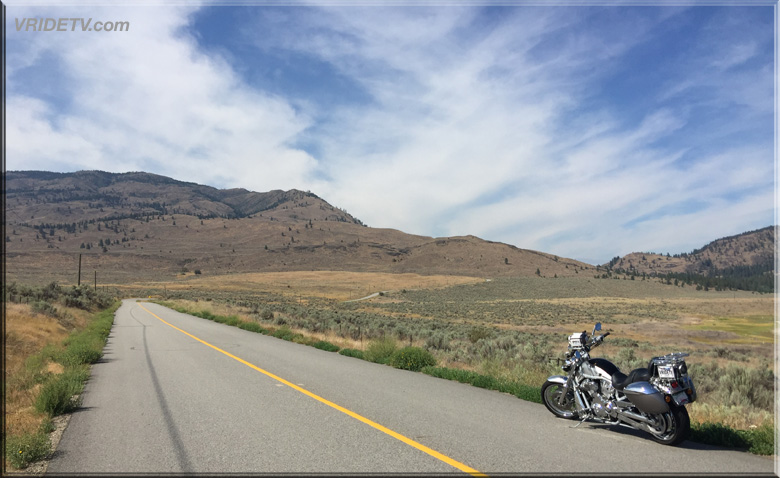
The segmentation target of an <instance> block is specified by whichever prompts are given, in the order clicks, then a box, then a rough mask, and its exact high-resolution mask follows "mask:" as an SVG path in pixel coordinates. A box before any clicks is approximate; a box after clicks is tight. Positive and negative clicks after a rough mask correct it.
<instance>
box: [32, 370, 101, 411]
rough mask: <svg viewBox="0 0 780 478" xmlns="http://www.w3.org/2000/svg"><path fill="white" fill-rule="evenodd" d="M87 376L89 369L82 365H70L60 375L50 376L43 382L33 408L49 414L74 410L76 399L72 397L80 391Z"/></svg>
mask: <svg viewBox="0 0 780 478" xmlns="http://www.w3.org/2000/svg"><path fill="white" fill-rule="evenodd" d="M87 378H89V370H88V369H87V368H86V367H84V366H81V367H72V368H69V369H66V370H65V372H64V373H62V374H60V375H57V376H54V377H51V378H50V379H49V380H48V381H47V382H45V383H44V384H43V387H42V388H41V392H40V394H39V395H38V397H37V399H36V400H35V409H36V410H37V411H38V412H40V413H47V414H49V415H50V416H55V415H61V414H63V413H68V412H70V411H73V410H75V409H76V408H77V407H78V400H77V399H74V395H78V394H79V393H81V390H82V389H83V388H84V382H85V381H86V380H87Z"/></svg>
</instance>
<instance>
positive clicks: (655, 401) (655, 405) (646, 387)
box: [623, 382, 669, 414]
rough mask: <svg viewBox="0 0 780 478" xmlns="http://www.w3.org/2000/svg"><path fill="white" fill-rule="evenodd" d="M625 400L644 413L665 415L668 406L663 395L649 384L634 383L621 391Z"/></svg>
mask: <svg viewBox="0 0 780 478" xmlns="http://www.w3.org/2000/svg"><path fill="white" fill-rule="evenodd" d="M623 393H625V394H626V398H628V400H629V401H630V402H631V403H633V404H634V406H635V407H636V408H638V409H640V410H641V411H643V412H645V413H652V414H656V413H666V412H668V411H669V404H667V403H666V400H664V395H663V393H661V392H660V391H658V389H656V388H655V387H653V386H652V385H651V384H650V382H634V383H632V384H629V385H626V388H624V389H623Z"/></svg>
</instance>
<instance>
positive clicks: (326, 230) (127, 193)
mask: <svg viewBox="0 0 780 478" xmlns="http://www.w3.org/2000/svg"><path fill="white" fill-rule="evenodd" d="M5 181H6V215H5V226H6V243H5V245H6V267H7V270H6V274H7V280H9V281H13V280H17V281H20V282H25V283H37V282H48V281H51V280H58V281H61V282H64V283H73V282H75V281H76V277H77V268H78V257H79V255H80V254H81V255H82V256H83V265H82V268H83V270H84V275H83V277H90V279H91V277H92V271H97V273H98V275H99V276H100V280H101V282H135V281H149V280H155V279H159V280H167V279H170V278H171V277H172V276H177V275H180V274H182V273H190V274H191V273H193V272H196V271H197V272H199V273H201V274H208V275H220V274H230V273H242V272H266V271H268V272H270V271H274V272H276V271H291V270H346V271H357V272H397V273H404V272H414V273H418V274H453V275H467V276H477V277H498V276H533V275H536V274H537V273H538V274H539V275H541V276H547V277H553V276H556V275H557V276H559V277H563V276H576V275H578V274H583V276H584V275H588V276H590V275H591V274H590V273H587V274H584V271H586V270H588V269H593V266H590V265H588V264H585V263H582V262H579V261H575V260H572V259H564V258H560V257H557V256H554V255H551V254H545V253H542V252H537V251H531V250H526V249H520V248H517V247H514V246H511V245H508V244H503V243H497V242H490V241H485V240H482V239H480V238H477V237H474V236H465V237H445V238H433V237H426V236H417V235H411V234H406V233H403V232H401V231H398V230H394V229H378V228H371V227H367V226H365V225H363V224H362V222H361V221H360V220H358V219H356V218H354V217H352V216H351V215H349V214H348V213H347V212H346V211H343V210H341V209H339V208H336V207H334V206H332V205H330V204H329V203H327V202H326V201H325V200H323V199H321V198H319V197H318V196H316V195H314V194H312V193H309V192H302V191H297V190H291V191H270V192H266V193H258V192H251V191H247V190H244V189H229V190H220V189H216V188H212V187H209V186H203V185H198V184H194V183H186V182H182V181H176V180H173V179H170V178H166V177H163V176H158V175H153V174H148V173H124V174H113V173H105V172H100V171H81V172H77V173H50V172H40V171H9V172H7V173H6V174H5Z"/></svg>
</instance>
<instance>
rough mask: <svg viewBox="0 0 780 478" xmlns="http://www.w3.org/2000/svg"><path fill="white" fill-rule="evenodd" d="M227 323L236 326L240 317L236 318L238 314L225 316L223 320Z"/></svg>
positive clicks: (239, 322) (239, 321)
mask: <svg viewBox="0 0 780 478" xmlns="http://www.w3.org/2000/svg"><path fill="white" fill-rule="evenodd" d="M223 323H224V324H227V325H232V326H233V327H237V326H238V325H240V324H241V319H239V318H238V316H235V315H230V316H228V317H225V321H224V322H223Z"/></svg>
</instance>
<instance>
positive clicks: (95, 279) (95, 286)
mask: <svg viewBox="0 0 780 478" xmlns="http://www.w3.org/2000/svg"><path fill="white" fill-rule="evenodd" d="M95 292H97V271H95Z"/></svg>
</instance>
